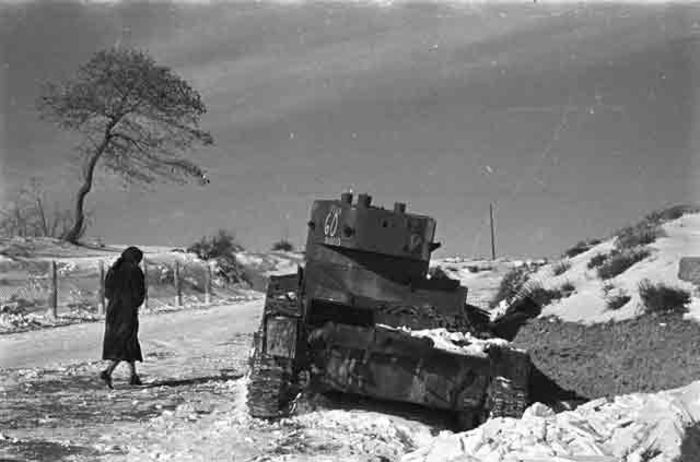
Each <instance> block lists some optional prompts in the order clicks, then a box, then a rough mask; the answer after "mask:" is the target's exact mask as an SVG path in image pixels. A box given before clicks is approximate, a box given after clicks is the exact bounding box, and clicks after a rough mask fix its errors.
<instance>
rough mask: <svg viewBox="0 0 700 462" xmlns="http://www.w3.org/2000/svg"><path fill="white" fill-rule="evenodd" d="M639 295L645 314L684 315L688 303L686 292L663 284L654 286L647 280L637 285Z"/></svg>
mask: <svg viewBox="0 0 700 462" xmlns="http://www.w3.org/2000/svg"><path fill="white" fill-rule="evenodd" d="M639 295H640V296H641V298H642V302H643V303H644V311H645V312H647V313H685V312H687V311H688V306H687V305H688V303H690V293H689V292H688V291H686V290H683V289H678V288H674V287H669V286H667V285H665V284H663V283H658V284H654V283H652V282H651V281H649V280H648V279H645V280H643V281H641V282H640V283H639Z"/></svg>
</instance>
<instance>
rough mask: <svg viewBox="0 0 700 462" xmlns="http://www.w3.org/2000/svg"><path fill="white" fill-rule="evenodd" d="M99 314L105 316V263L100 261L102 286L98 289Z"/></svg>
mask: <svg viewBox="0 0 700 462" xmlns="http://www.w3.org/2000/svg"><path fill="white" fill-rule="evenodd" d="M97 314H98V315H100V316H104V314H105V262H104V260H100V285H99V288H98V289H97Z"/></svg>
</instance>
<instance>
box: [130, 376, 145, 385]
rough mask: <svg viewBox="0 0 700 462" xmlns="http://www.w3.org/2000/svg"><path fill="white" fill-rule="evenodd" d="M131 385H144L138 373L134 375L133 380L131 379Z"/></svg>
mask: <svg viewBox="0 0 700 462" xmlns="http://www.w3.org/2000/svg"><path fill="white" fill-rule="evenodd" d="M129 385H143V383H142V382H141V379H140V378H139V376H138V375H132V376H131V380H129Z"/></svg>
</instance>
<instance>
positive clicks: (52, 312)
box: [49, 260, 58, 318]
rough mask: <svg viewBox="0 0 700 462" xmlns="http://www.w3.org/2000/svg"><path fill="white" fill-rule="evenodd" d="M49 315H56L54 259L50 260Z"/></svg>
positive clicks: (56, 288) (56, 273) (55, 270)
mask: <svg viewBox="0 0 700 462" xmlns="http://www.w3.org/2000/svg"><path fill="white" fill-rule="evenodd" d="M49 315H51V316H53V317H54V318H57V317H58V268H57V267H56V261H55V260H52V261H51V295H50V296H49Z"/></svg>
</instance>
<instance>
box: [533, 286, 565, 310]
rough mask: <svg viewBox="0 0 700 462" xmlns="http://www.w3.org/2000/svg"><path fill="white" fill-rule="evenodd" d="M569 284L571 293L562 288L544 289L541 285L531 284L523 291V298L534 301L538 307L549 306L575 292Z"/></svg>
mask: <svg viewBox="0 0 700 462" xmlns="http://www.w3.org/2000/svg"><path fill="white" fill-rule="evenodd" d="M569 284H570V288H571V292H568V291H565V290H564V289H563V286H562V287H560V288H558V289H545V288H544V287H542V284H540V283H536V284H531V285H530V286H529V287H528V288H527V289H526V290H525V294H524V295H525V296H526V297H529V298H531V299H532V300H534V301H535V302H536V303H537V304H538V305H539V306H540V307H544V306H547V305H549V304H550V303H552V302H553V301H555V300H560V299H562V298H566V297H568V296H569V295H571V293H572V292H573V291H574V290H575V288H574V286H573V285H571V283H569Z"/></svg>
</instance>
